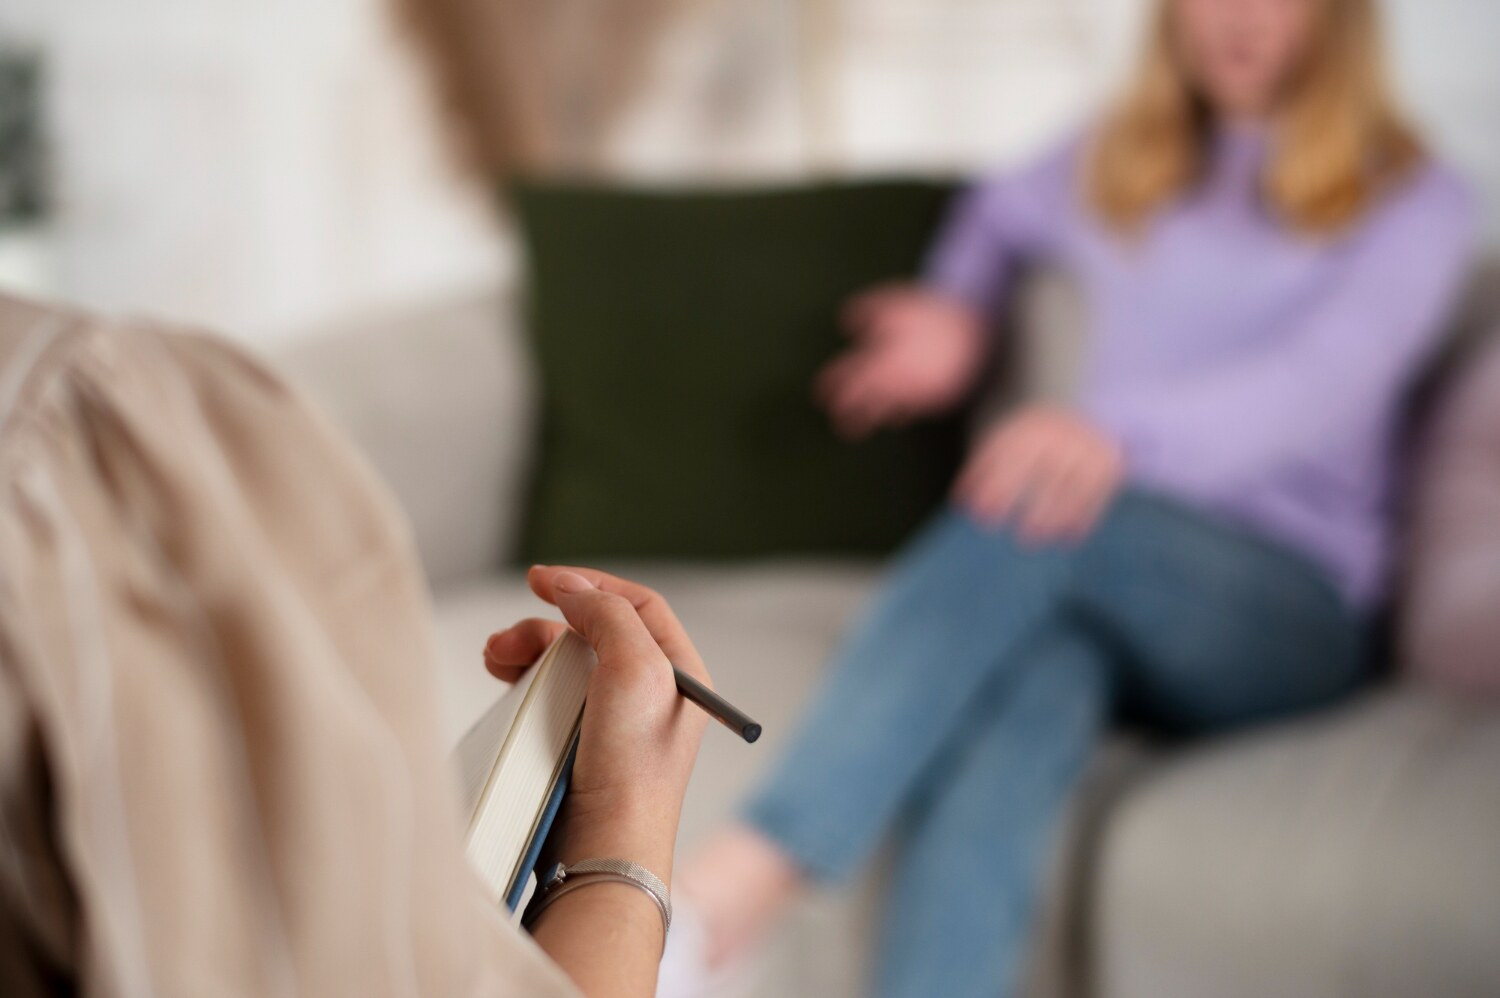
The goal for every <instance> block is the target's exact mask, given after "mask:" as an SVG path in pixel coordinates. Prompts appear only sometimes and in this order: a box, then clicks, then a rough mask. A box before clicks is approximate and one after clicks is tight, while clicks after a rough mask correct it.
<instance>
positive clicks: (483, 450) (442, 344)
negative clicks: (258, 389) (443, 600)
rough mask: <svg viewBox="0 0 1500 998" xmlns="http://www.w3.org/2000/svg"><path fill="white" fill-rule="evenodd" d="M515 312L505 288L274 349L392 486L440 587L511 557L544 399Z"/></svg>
mask: <svg viewBox="0 0 1500 998" xmlns="http://www.w3.org/2000/svg"><path fill="white" fill-rule="evenodd" d="M511 312H512V306H511V302H510V296H509V295H506V294H504V293H502V292H500V291H498V290H496V291H494V292H492V293H485V294H475V295H472V296H470V297H459V298H455V299H453V300H452V301H444V302H439V303H437V304H435V305H433V306H431V307H428V308H419V309H415V310H412V311H409V312H405V313H397V314H389V315H383V316H381V317H379V318H375V319H373V320H368V321H367V320H359V319H356V320H351V321H347V322H344V323H341V324H339V325H338V326H336V327H333V328H329V329H325V330H321V331H318V332H316V333H315V334H313V335H311V336H308V337H305V338H299V339H297V340H295V341H293V342H292V343H290V344H288V345H285V346H283V347H281V348H280V349H279V350H278V351H277V352H276V354H275V360H276V361H277V363H278V364H279V366H280V367H281V368H282V369H283V370H284V371H286V373H287V374H288V375H289V376H290V377H291V378H292V379H293V380H294V381H296V382H298V383H299V384H300V385H301V386H302V387H303V388H305V389H306V390H308V391H309V392H310V393H311V394H312V395H313V396H314V397H315V398H316V399H317V401H318V402H319V403H320V404H321V405H322V406H323V407H324V408H325V409H327V410H328V412H329V414H330V415H331V416H332V417H333V419H334V421H335V422H337V423H338V424H339V425H340V427H341V428H342V429H343V430H344V431H345V432H346V433H348V434H349V436H350V437H352V438H353V439H354V441H355V443H357V444H358V445H359V448H360V450H361V451H362V452H363V453H364V455H365V456H366V457H367V458H368V459H369V460H370V462H371V463H372V464H373V465H374V466H375V470H376V471H377V472H378V473H379V474H380V476H381V477H382V478H383V479H385V482H386V484H387V485H388V486H389V487H390V489H391V491H392V492H393V493H394V494H395V496H396V499H397V501H398V502H400V504H401V507H402V509H404V510H405V512H406V514H407V517H408V518H409V519H410V521H411V524H412V528H413V530H414V531H415V533H416V540H417V548H418V550H419V551H420V553H421V556H422V564H423V567H424V568H426V570H427V574H428V577H429V578H431V579H432V580H433V581H434V582H435V583H439V584H441V583H446V582H450V581H452V580H455V579H462V578H472V577H474V576H477V575H481V574H483V573H485V572H488V571H490V570H492V569H493V568H494V567H495V566H496V565H498V564H500V563H501V562H502V561H503V560H505V559H506V557H507V556H508V555H509V554H510V551H511V549H510V547H509V545H511V544H512V543H513V540H514V537H513V535H514V530H515V522H516V520H517V519H518V517H517V516H516V513H517V511H518V510H519V508H520V496H521V491H522V485H523V478H524V475H523V470H524V466H525V463H526V460H527V458H528V456H529V455H528V454H527V445H528V444H529V443H530V441H531V426H532V399H533V397H534V394H535V393H534V391H533V390H532V385H531V378H530V374H531V372H530V370H529V368H528V367H527V365H526V362H525V356H524V352H523V351H522V349H521V345H520V340H519V336H518V335H517V334H516V332H515V329H514V326H515V320H514V318H513V317H512V315H511Z"/></svg>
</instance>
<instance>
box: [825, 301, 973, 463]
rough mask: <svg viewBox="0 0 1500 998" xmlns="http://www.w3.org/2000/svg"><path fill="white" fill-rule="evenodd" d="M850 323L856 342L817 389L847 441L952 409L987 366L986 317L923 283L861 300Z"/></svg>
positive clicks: (846, 317)
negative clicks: (919, 285) (850, 438)
mask: <svg viewBox="0 0 1500 998" xmlns="http://www.w3.org/2000/svg"><path fill="white" fill-rule="evenodd" d="M843 321H844V325H845V326H846V327H847V328H848V330H849V333H850V335H851V336H853V337H854V338H855V340H856V343H855V345H854V346H853V347H851V348H850V349H849V350H847V351H846V352H844V353H843V354H841V355H840V356H838V357H836V358H834V360H833V361H832V362H831V363H829V365H828V366H827V367H825V368H824V369H823V371H822V372H821V373H820V374H819V375H818V380H817V385H816V391H817V396H818V399H819V401H821V402H822V403H823V405H825V406H826V407H827V408H828V411H829V413H830V414H831V415H832V417H833V423H834V426H835V428H836V429H837V430H838V431H839V432H840V433H841V434H843V435H845V436H848V437H863V436H865V435H867V434H869V433H870V432H871V431H872V430H875V429H876V428H878V427H880V426H885V425H891V424H901V423H905V422H908V421H910V420H912V419H916V418H919V417H922V416H930V415H934V414H936V413H939V412H942V411H944V410H946V409H950V408H952V407H953V406H955V405H957V404H958V402H959V401H960V400H961V399H962V398H963V396H964V394H965V393H966V392H967V391H968V390H969V388H970V387H971V386H972V385H973V384H974V383H975V381H976V380H978V377H979V374H980V371H981V369H982V367H983V362H984V356H985V336H984V322H983V320H982V319H981V317H980V316H979V314H978V313H977V312H975V311H974V309H972V308H970V307H969V306H968V305H966V304H964V303H963V302H960V301H958V300H956V299H953V298H949V297H946V296H944V295H941V294H937V293H936V292H932V291H928V290H925V289H923V288H920V287H918V286H916V285H912V284H893V285H886V286H883V287H878V288H875V289H873V290H871V291H867V292H865V293H864V294H861V295H858V296H856V297H855V298H854V299H853V300H851V301H850V302H849V304H848V306H847V307H846V308H845V309H844V314H843Z"/></svg>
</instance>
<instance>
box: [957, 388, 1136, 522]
mask: <svg viewBox="0 0 1500 998" xmlns="http://www.w3.org/2000/svg"><path fill="white" fill-rule="evenodd" d="M1124 477H1125V462H1124V458H1123V456H1122V454H1121V453H1120V448H1119V445H1118V444H1116V443H1115V441H1113V440H1112V439H1110V438H1109V437H1108V436H1106V435H1105V434H1104V433H1103V432H1101V431H1100V430H1099V429H1098V428H1096V427H1095V426H1094V425H1093V424H1091V423H1089V422H1088V421H1087V420H1085V419H1084V418H1083V417H1081V416H1079V415H1077V414H1076V413H1074V412H1072V411H1070V410H1068V409H1064V408H1061V407H1058V406H1047V405H1037V406H1030V407H1028V408H1025V409H1022V410H1021V411H1020V412H1017V413H1015V414H1014V415H1012V416H1010V417H1008V418H1006V419H1005V420H1003V421H1001V422H1000V423H999V424H998V425H997V426H995V427H993V428H992V429H990V430H989V431H988V432H987V433H986V434H985V435H984V436H983V437H982V438H981V439H980V441H979V445H978V446H977V447H976V448H975V449H974V453H973V454H971V455H970V456H969V460H968V463H967V464H966V465H965V466H964V469H963V472H962V473H961V474H960V475H959V478H958V484H957V485H956V486H955V487H954V498H955V499H957V500H958V502H959V504H960V505H962V506H963V507H964V508H965V509H967V510H968V511H969V513H970V514H971V515H972V516H973V517H974V518H975V519H977V520H979V521H981V522H983V523H988V524H994V525H997V526H998V525H1000V524H1010V525H1011V526H1013V527H1014V528H1015V530H1016V532H1017V534H1018V535H1019V536H1020V537H1021V538H1022V539H1023V540H1026V541H1030V542H1033V543H1047V542H1051V541H1078V540H1081V539H1082V538H1083V537H1084V536H1086V535H1087V534H1088V533H1089V531H1090V530H1092V529H1093V526H1094V524H1095V522H1096V521H1097V520H1098V519H1099V516H1100V514H1102V513H1103V512H1104V510H1105V508H1106V507H1107V506H1108V505H1109V502H1110V500H1111V499H1113V498H1114V496H1115V493H1116V492H1118V491H1119V488H1120V485H1121V483H1122V482H1123V481H1124Z"/></svg>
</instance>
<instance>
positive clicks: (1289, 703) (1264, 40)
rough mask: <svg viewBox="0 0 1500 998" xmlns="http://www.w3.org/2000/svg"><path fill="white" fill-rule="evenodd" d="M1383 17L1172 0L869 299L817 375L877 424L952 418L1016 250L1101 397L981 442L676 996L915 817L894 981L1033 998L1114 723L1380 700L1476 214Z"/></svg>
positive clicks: (1366, 4)
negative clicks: (1079, 312)
mask: <svg viewBox="0 0 1500 998" xmlns="http://www.w3.org/2000/svg"><path fill="white" fill-rule="evenodd" d="M1377 28H1378V26H1377V23H1376V12H1375V5H1374V3H1373V2H1372V0H1164V2H1163V3H1162V4H1161V7H1160V10H1159V12H1158V16H1157V19H1156V22H1155V26H1154V31H1153V33H1152V34H1151V36H1150V40H1149V43H1148V46H1147V52H1146V56H1145V59H1144V62H1143V65H1142V66H1141V69H1140V71H1139V73H1138V75H1137V77H1136V79H1135V81H1134V82H1133V84H1132V85H1131V86H1130V87H1129V89H1128V90H1127V92H1126V93H1125V94H1124V96H1123V99H1122V100H1120V101H1119V103H1118V104H1117V105H1116V106H1115V107H1114V109H1113V110H1112V111H1111V112H1110V113H1109V114H1107V115H1105V116H1104V117H1103V119H1102V120H1101V121H1100V122H1098V123H1097V124H1096V125H1094V126H1093V127H1090V128H1088V129H1087V130H1086V131H1085V133H1084V134H1082V135H1081V136H1080V137H1078V138H1075V139H1074V140H1072V141H1069V142H1067V143H1066V144H1065V145H1063V147H1062V148H1061V149H1059V150H1057V151H1055V152H1053V153H1051V154H1050V155H1047V156H1046V157H1044V158H1043V159H1041V160H1040V161H1039V162H1037V163H1035V164H1034V165H1032V166H1030V167H1028V168H1026V169H1024V170H1021V171H1020V172H1018V173H1015V174H1012V175H1007V176H1002V177H999V178H997V179H992V180H986V181H983V182H980V183H978V184H976V185H975V186H974V187H973V189H972V190H971V191H970V192H969V193H968V194H967V195H966V196H965V197H964V198H963V199H962V200H961V203H959V204H958V206H957V207H956V209H955V210H954V212H953V214H952V217H951V219H950V221H949V222H948V224H947V227H946V229H945V230H944V231H943V232H942V234H941V236H940V238H939V239H938V241H937V244H936V245H935V246H934V248H933V249H932V252H931V256H930V261H929V265H928V267H927V269H926V272H925V276H924V278H923V279H922V281H921V282H920V283H918V284H914V285H909V286H896V287H885V288H878V289H875V290H873V291H871V292H869V293H868V294H866V295H864V296H862V297H860V298H859V299H857V300H856V301H855V302H853V303H852V305H851V307H850V309H849V315H848V319H849V322H850V325H851V326H852V327H853V331H854V332H855V333H856V334H857V342H856V345H855V346H854V348H853V349H851V350H850V351H849V352H848V353H847V354H846V355H844V356H843V357H841V358H839V359H837V360H836V361H835V362H834V363H833V364H832V365H831V366H830V368H829V369H828V370H827V371H826V372H825V374H824V376H823V378H822V380H821V383H820V386H819V388H820V391H821V393H822V396H823V398H824V399H825V401H826V403H827V406H828V408H829V410H830V412H831V413H832V416H833V419H834V421H835V423H836V425H837V426H838V427H839V428H840V429H841V430H842V431H844V432H846V433H848V434H850V435H861V434H865V433H868V432H871V431H873V430H875V429H876V428H878V427H880V426H882V425H886V424H892V423H899V422H902V421H906V420H910V419H915V418H920V417H923V416H928V415H931V414H934V413H938V412H941V411H943V410H944V409H947V408H949V407H951V406H954V405H956V404H958V403H959V402H960V400H962V399H963V398H964V397H965V396H966V395H967V394H968V392H969V391H970V389H971V388H972V386H973V384H974V382H975V380H976V379H977V378H978V376H979V374H980V371H981V367H982V366H983V365H982V360H983V358H984V357H985V355H986V353H987V351H988V347H989V344H988V342H987V339H986V330H987V328H988V326H989V320H990V319H991V318H992V317H993V315H994V314H995V312H996V310H997V309H999V308H1000V307H1001V305H1002V304H1003V303H1004V301H1005V298H1006V294H1007V292H1008V290H1009V289H1010V285H1011V278H1012V275H1013V274H1014V273H1015V272H1016V270H1017V268H1018V266H1019V265H1020V264H1022V263H1026V262H1033V261H1038V262H1046V263H1048V264H1050V265H1053V266H1056V267H1059V268H1061V269H1063V270H1064V271H1066V272H1068V273H1070V274H1071V275H1072V277H1073V278H1075V279H1076V282H1077V283H1078V284H1079V285H1081V287H1082V290H1083V292H1084V294H1085V297H1086V299H1087V302H1088V305H1089V307H1090V311H1091V316H1092V321H1091V327H1092V328H1091V337H1090V340H1089V343H1090V348H1089V354H1088V356H1087V357H1086V360H1085V367H1084V378H1083V389H1082V392H1081V395H1080V398H1079V401H1078V403H1077V404H1076V406H1073V407H1056V406H1037V407H1031V408H1027V409H1023V410H1021V411H1019V412H1017V413H1014V414H1012V415H1010V416H1009V417H1007V418H1005V419H1003V420H1002V421H1000V422H999V423H998V424H997V425H995V426H994V427H993V428H991V429H990V430H989V431H988V432H987V433H985V434H984V435H983V437H982V438H981V439H980V440H979V441H978V446H977V447H976V449H975V451H974V453H973V455H972V457H971V458H970V460H969V463H968V465H967V467H966V468H965V469H964V471H963V473H962V475H961V477H960V479H959V481H958V483H957V485H956V487H955V490H954V504H953V508H952V509H951V510H949V511H947V512H945V513H944V514H942V515H940V516H939V517H938V518H937V519H936V520H935V521H934V522H933V523H932V524H930V525H929V526H928V527H927V528H926V530H925V531H924V532H923V533H922V534H921V535H920V536H918V537H917V538H916V539H915V540H914V541H913V542H912V543H911V544H910V546H909V547H908V548H907V550H906V551H905V552H904V553H903V554H902V555H901V557H900V558H899V559H898V561H897V562H896V564H895V566H894V568H893V569H892V571H891V574H890V576H889V578H888V580H887V581H886V584H885V586H884V590H883V592H882V593H881V594H880V595H879V596H878V598H877V599H876V600H875V602H874V604H873V606H872V607H871V608H870V609H869V611H868V612H867V614H866V615H865V617H864V618H863V620H862V622H860V623H859V625H858V626H857V627H856V628H855V630H854V631H853V633H852V634H851V635H850V636H849V638H848V640H847V642H846V644H845V646H844V647H843V649H842V651H841V653H840V654H839V656H838V658H837V660H836V661H835V663H834V664H833V667H832V669H831V671H830V674H829V675H828V678H827V681H826V685H825V686H824V688H823V690H822V692H821V694H820V695H819V696H818V697H817V698H816V700H815V702H814V703H813V705H812V707H811V710H810V713H809V715H808V716H807V718H806V720H805V722H804V726H803V728H802V730H801V732H800V735H799V736H798V737H797V738H796V739H795V740H794V744H793V745H792V747H791V750H790V752H789V754H788V755H787V757H786V759H785V761H784V762H783V764H782V766H781V767H780V768H779V769H778V770H776V771H775V772H774V773H773V774H772V775H771V777H770V779H769V780H768V782H767V783H766V784H765V785H764V786H763V787H762V788H761V790H760V792H759V793H758V794H756V795H755V796H754V797H753V798H752V800H751V801H750V802H749V804H748V806H747V807H746V809H745V810H744V812H743V816H742V820H741V822H740V823H739V824H737V825H736V826H734V827H732V828H730V829H727V830H725V831H724V832H722V833H721V834H720V835H719V836H718V837H716V838H715V839H714V840H712V841H711V842H710V844H709V845H708V846H707V847H706V848H705V849H704V850H703V851H702V852H701V853H700V854H699V855H698V856H697V857H696V858H695V859H694V860H693V861H692V862H691V863H690V864H689V866H688V868H687V870H686V871H685V873H684V875H683V876H682V878H681V889H680V894H681V895H682V896H683V897H684V898H685V899H686V900H685V901H683V906H684V907H689V906H690V907H691V908H692V909H693V911H694V912H695V915H694V916H691V917H689V916H680V918H679V924H680V925H681V926H682V928H681V929H680V930H679V932H678V933H674V936H677V938H675V939H674V942H673V946H672V947H671V948H670V950H669V956H670V959H669V961H668V963H667V965H666V966H665V967H664V971H663V980H664V986H665V985H671V986H674V987H680V988H681V990H682V991H683V993H693V992H694V991H695V990H699V985H698V984H697V983H695V982H701V981H702V980H704V979H705V978H706V977H707V978H712V977H714V976H716V975H723V974H725V973H726V972H729V973H731V974H732V970H733V968H734V967H735V966H736V965H738V964H741V963H742V958H743V955H744V954H745V951H746V950H747V948H749V947H750V946H751V945H752V944H753V943H754V941H755V940H757V939H758V938H759V937H760V936H761V934H762V933H763V932H764V930H765V929H766V928H767V927H768V926H769V925H770V924H771V923H772V922H773V920H774V919H775V917H776V915H777V913H778V912H779V911H780V910H781V909H782V908H783V907H784V906H785V904H786V902H787V901H788V900H789V899H790V898H792V897H793V896H794V895H795V894H796V893H797V891H798V889H799V888H801V887H802V886H804V885H805V884H808V883H829V882H836V881H839V880H842V879H844V878H846V877H847V876H849V875H850V874H851V873H853V872H854V871H856V870H858V869H859V868H860V867H861V866H862V865H863V864H864V863H865V861H866V859H867V858H868V857H869V856H870V854H871V852H872V850H873V849H874V848H875V847H876V845H877V844H878V843H879V842H880V841H881V840H882V839H884V838H885V837H886V835H887V833H888V832H889V831H891V830H893V829H894V828H897V827H899V828H901V829H902V831H903V832H904V835H903V836H902V839H901V846H900V849H899V852H898V859H897V866H896V870H895V875H894V878H893V882H892V888H891V898H890V903H889V905H888V910H887V913H886V915H885V923H884V938H883V940H882V941H881V944H880V945H879V947H878V953H879V954H880V955H879V966H878V968H877V971H876V974H875V976H874V990H875V992H876V993H878V994H880V995H884V996H897V995H912V996H928V995H944V996H948V998H963V996H969V995H975V996H978V995H995V994H997V993H1007V994H1008V993H1012V992H1013V990H1014V988H1015V986H1016V983H1017V976H1018V968H1019V964H1020V962H1021V960H1022V956H1023V952H1024V943H1025V941H1026V938H1027V934H1028V929H1029V926H1030V924H1031V921H1032V911H1033V906H1034V900H1035V895H1036V893H1037V886H1038V885H1037V881H1038V875H1039V873H1040V871H1041V870H1043V869H1044V867H1045V863H1046V859H1047V851H1048V849H1047V847H1048V845H1049V843H1050V841H1051V839H1052V837H1053V835H1052V833H1053V829H1054V826H1055V823H1056V820H1057V817H1058V814H1059V812H1060V811H1061V809H1062V807H1063V805H1064V804H1065V803H1066V801H1067V799H1068V796H1069V793H1070V791H1071V789H1072V787H1073V786H1074V784H1075V782H1076V781H1077V779H1078V776H1079V773H1080V771H1081V769H1082V768H1083V766H1084V764H1085V763H1086V761H1087V760H1088V758H1089V756H1090V754H1091V752H1092V750H1093V748H1094V746H1095V744H1096V743H1097V741H1098V739H1099V737H1100V734H1101V732H1102V731H1103V729H1104V727H1105V725H1106V723H1107V721H1108V720H1109V718H1110V716H1111V714H1112V713H1114V712H1115V711H1117V710H1121V709H1124V710H1129V711H1130V712H1131V713H1132V714H1133V715H1134V716H1136V717H1140V718H1142V719H1144V720H1146V721H1148V722H1151V723H1154V724H1156V725H1159V726H1161V727H1163V728H1167V729H1171V730H1176V731H1179V732H1184V733H1192V732H1212V731H1216V730H1221V729H1224V728H1228V727H1230V726H1233V725H1239V724H1244V723H1246V722H1250V721H1256V720H1262V719H1267V718H1272V717H1276V716H1278V715H1283V714H1287V713H1290V712H1294V711H1299V710H1305V709H1308V708H1312V707H1315V706H1318V705H1322V704H1326V703H1328V702H1330V701H1332V700H1335V699H1337V698H1338V697H1340V696H1343V695H1344V694H1346V693H1347V692H1349V691H1350V690H1351V689H1353V688H1354V687H1355V686H1356V685H1357V684H1358V683H1359V682H1360V680H1361V678H1362V676H1363V673H1364V668H1363V656H1362V653H1361V644H1362V641H1361V637H1362V632H1363V629H1364V622H1365V618H1366V612H1367V611H1368V610H1369V608H1370V607H1371V606H1372V605H1373V604H1374V603H1375V602H1376V600H1377V599H1378V598H1379V596H1380V591H1381V582H1382V578H1383V576H1384V573H1385V565H1386V553H1387V548H1388V544H1389V533H1390V524H1389V520H1388V515H1387V513H1388V505H1389V497H1390V493H1391V487H1392V460H1391V437H1392V428H1393V424H1394V423H1395V421H1396V419H1397V418H1398V415H1399V403H1400V399H1401V396H1402V392H1403V389H1404V388H1405V386H1406V385H1407V384H1408V382H1409V380H1410V378H1411V376H1412V374H1413V372H1414V371H1415V370H1416V369H1417V368H1418V366H1419V365H1420V364H1421V362H1422V360H1423V358H1424V356H1425V355H1426V354H1427V353H1428V351H1429V349H1430V348H1431V347H1432V345H1433V343H1434V340H1435V338H1436V336H1437V334H1438V333H1439V331H1440V330H1441V328H1442V325H1443V320H1444V317H1445V314H1446V313H1447V312H1448V310H1449V308H1450V304H1451V302H1452V300H1453V298H1454V296H1455V293H1456V289H1457V287H1458V285H1459V284H1460V279H1461V276H1462V275H1463V272H1464V270H1465V263H1466V260H1467V258H1468V254H1469V251H1470V243H1471V235H1472V233H1471V227H1472V218H1473V215H1474V209H1473V206H1472V204H1471V202H1470V199H1469V197H1468V195H1467V193H1466V191H1465V189H1464V187H1463V186H1462V184H1461V183H1460V182H1459V181H1458V180H1457V179H1456V178H1455V177H1454V175H1453V174H1452V173H1450V172H1449V171H1448V170H1447V169H1445V168H1444V167H1443V166H1441V165H1440V164H1438V163H1436V162H1434V160H1433V159H1432V157H1431V156H1430V155H1429V154H1428V152H1427V151H1426V150H1425V149H1424V148H1423V146H1422V145H1421V143H1420V142H1419V140H1418V139H1417V137H1416V136H1415V135H1414V134H1413V132H1412V130H1411V129H1410V128H1409V127H1408V126H1407V124H1406V123H1405V122H1404V121H1403V120H1402V119H1401V117H1400V116H1399V115H1398V114H1397V112H1396V111H1395V110H1394V108H1393V106H1392V103H1391V100H1390V98H1389V96H1388V93H1387V90H1386V86H1385V83H1384V79H1383V76H1382V72H1381V66H1380V60H1379V46H1378V37H1377ZM694 920H695V922H696V929H695V928H694V927H693V924H694ZM663 993H665V992H663Z"/></svg>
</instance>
